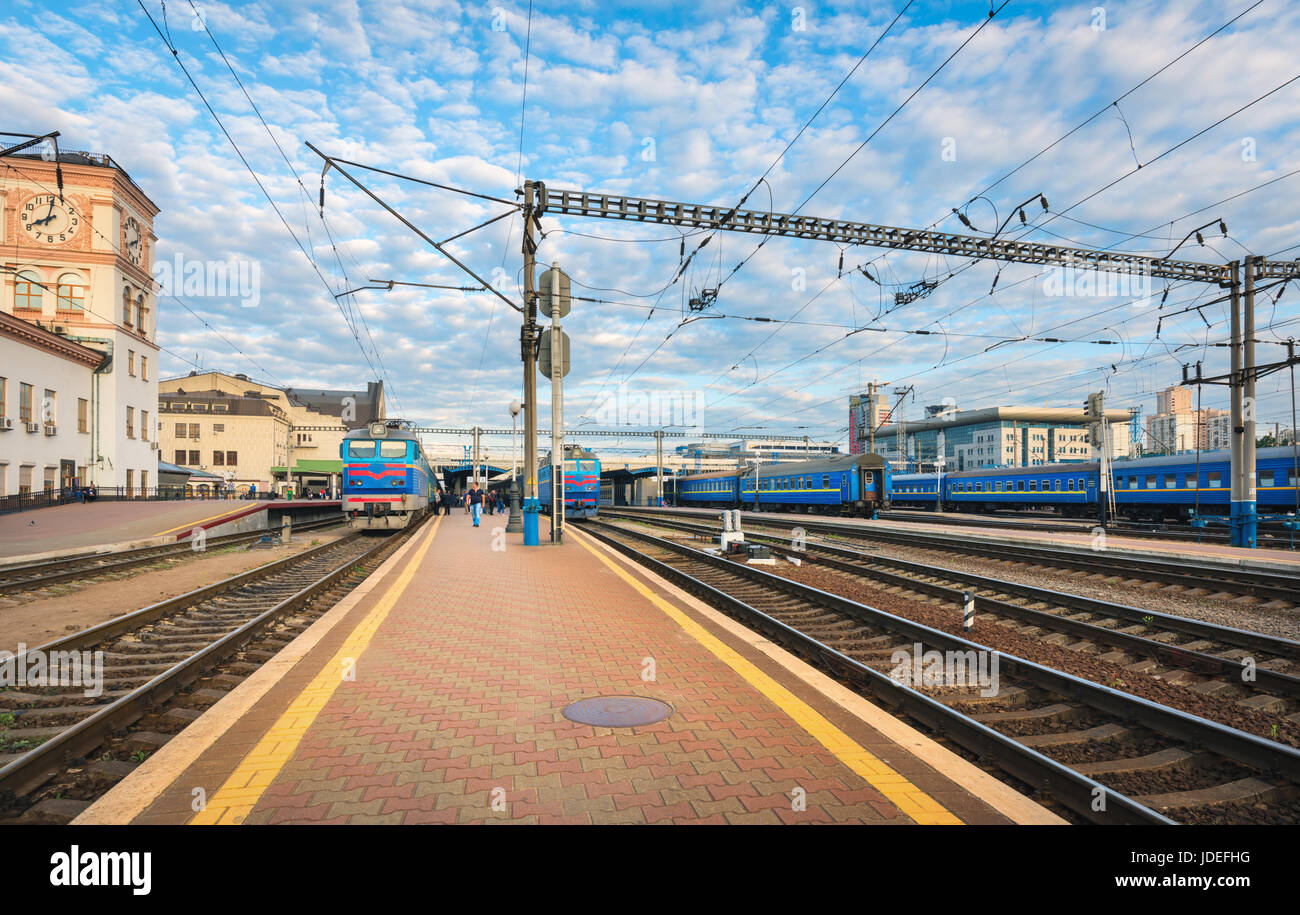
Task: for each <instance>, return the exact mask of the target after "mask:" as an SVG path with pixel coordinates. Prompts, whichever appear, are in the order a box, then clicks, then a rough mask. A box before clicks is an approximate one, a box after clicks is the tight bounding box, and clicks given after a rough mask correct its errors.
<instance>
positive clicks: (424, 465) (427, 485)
mask: <svg viewBox="0 0 1300 915" xmlns="http://www.w3.org/2000/svg"><path fill="white" fill-rule="evenodd" d="M339 455H340V457H342V458H343V514H344V516H345V517H346V518H347V519H348V524H349V526H351V527H359V528H362V529H364V530H381V531H386V530H398V529H400V528H404V527H407V526H408V525H410V524H411V523H412V522H414V521H415V520H416V519H418V518H419V517H421V516H422V515H423V514H424V513H425V512H426V511H428V509H429V496H430V493H431V492H432V491H433V490H434V489H435V488H436V487H437V477H436V476H435V474H434V471H433V468H432V467H430V466H429V462H428V460H427V459H426V458H425V456H424V449H423V448H422V447H421V445H420V440H419V438H418V437H417V436H416V435H415V433H413V432H411V431H409V430H408V429H404V428H402V423H401V421H399V420H378V421H376V422H373V423H370V425H369V426H368V427H367V428H364V429H353V430H352V431H351V432H349V433H348V434H347V435H345V436H344V437H343V443H342V444H341V445H340V446H339Z"/></svg>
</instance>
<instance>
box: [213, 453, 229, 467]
mask: <svg viewBox="0 0 1300 915" xmlns="http://www.w3.org/2000/svg"><path fill="white" fill-rule="evenodd" d="M225 463H226V453H225V452H224V451H214V452H212V466H213V467H224V466H225Z"/></svg>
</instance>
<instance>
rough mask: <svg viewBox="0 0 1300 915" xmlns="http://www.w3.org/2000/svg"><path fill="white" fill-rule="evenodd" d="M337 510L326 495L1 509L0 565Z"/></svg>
mask: <svg viewBox="0 0 1300 915" xmlns="http://www.w3.org/2000/svg"><path fill="white" fill-rule="evenodd" d="M340 511H341V509H340V503H339V502H338V500H330V499H294V500H291V501H290V500H285V499H258V500H247V499H206V500H205V499H189V500H177V501H174V502H172V501H165V500H162V501H151V500H145V499H141V500H139V501H136V500H120V501H119V500H105V501H97V502H90V503H84V502H71V503H68V504H67V505H53V506H50V507H48V508H40V509H33V510H31V511H26V512H16V513H14V514H9V515H0V565H3V564H5V563H7V562H17V561H19V560H20V558H21V561H24V562H35V561H39V560H43V559H58V558H60V557H61V556H70V555H74V554H84V553H88V552H95V551H104V552H109V551H111V550H121V549H132V548H135V547H145V546H157V545H160V544H164V543H175V542H176V541H177V540H183V539H185V538H186V537H188V536H190V534H191V532H193V531H194V530H195V529H197V528H203V529H204V530H205V531H206V532H207V533H208V534H209V535H212V536H219V535H222V534H236V533H243V532H245V531H252V530H263V529H265V528H266V527H267V526H268V525H269V526H272V527H278V526H279V525H280V523H281V519H282V516H284V515H288V516H290V517H291V518H293V519H294V521H315V520H319V519H322V518H325V517H328V516H330V515H338V514H340Z"/></svg>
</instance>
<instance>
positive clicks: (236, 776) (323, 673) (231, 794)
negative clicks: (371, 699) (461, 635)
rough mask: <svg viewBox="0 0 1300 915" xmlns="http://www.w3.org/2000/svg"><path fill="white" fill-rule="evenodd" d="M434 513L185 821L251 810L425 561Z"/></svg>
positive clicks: (208, 821)
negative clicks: (382, 585) (328, 653)
mask: <svg viewBox="0 0 1300 915" xmlns="http://www.w3.org/2000/svg"><path fill="white" fill-rule="evenodd" d="M441 523H442V518H441V517H439V518H438V519H437V520H436V521H434V522H433V527H432V528H430V529H429V533H428V534H427V535H426V536H425V538H424V543H423V544H421V546H420V549H419V551H418V552H417V553H416V554H415V555H413V556H412V557H411V558H410V559H408V560H407V563H406V567H405V568H404V569H403V570H402V573H401V574H400V575H399V576H398V577H397V580H396V581H394V582H393V584H392V585H390V586H389V588H388V590H387V591H385V592H384V595H383V597H381V598H380V599H379V600H378V602H376V604H375V606H374V607H373V608H372V609H371V611H370V612H369V613H368V614H366V617H365V619H363V620H362V621H361V622H360V623H358V624H357V626H356V628H355V629H353V630H352V632H351V634H349V635H348V637H347V639H346V640H344V642H343V645H342V647H340V648H339V650H338V652H337V653H335V655H334V657H333V658H331V659H330V660H329V662H328V663H326V664H325V666H324V667H322V668H321V669H320V672H319V673H318V674H316V676H315V677H314V678H313V679H312V681H311V683H309V684H308V685H307V686H306V688H305V689H303V691H302V692H301V693H299V694H298V695H297V696H296V697H294V700H293V702H291V703H290V704H289V707H288V708H287V709H285V711H284V714H282V715H281V716H280V718H279V720H278V721H276V723H275V724H274V725H272V727H271V729H270V730H269V731H267V732H266V733H265V734H263V735H262V739H261V740H259V741H258V742H257V745H256V746H255V747H253V749H252V750H251V751H249V753H248V755H247V756H245V757H244V758H243V759H242V760H241V761H240V763H239V765H238V766H237V767H236V768H235V771H234V772H232V773H231V774H230V777H229V778H227V779H226V781H225V784H223V785H222V786H221V787H220V788H219V789H217V792H216V794H214V795H213V796H212V798H211V800H209V801H208V803H207V806H205V807H204V808H203V810H201V811H199V813H198V814H196V815H195V816H194V818H193V819H191V820H190V825H213V824H215V825H223V826H225V825H237V824H239V823H242V822H243V821H244V817H246V816H248V814H249V813H251V812H252V810H253V808H254V807H255V806H256V805H257V802H258V801H259V800H260V799H261V797H262V795H263V794H264V793H265V792H266V789H267V788H269V787H271V783H272V782H274V781H275V779H276V777H277V776H278V775H279V774H280V770H281V769H283V768H284V767H285V764H286V763H288V762H289V759H290V758H291V757H292V756H293V754H294V752H295V751H297V749H298V744H299V743H301V742H302V738H303V735H305V734H306V733H307V729H308V728H309V727H311V725H312V722H314V721H315V720H316V716H317V715H319V714H320V711H321V709H323V708H324V707H325V704H326V703H327V702H329V700H330V697H331V696H333V695H334V691H335V690H336V689H338V687H339V684H340V683H342V682H343V676H342V672H343V665H344V662H346V661H348V660H349V659H356V658H359V657H360V656H361V653H362V652H363V651H365V649H366V646H367V645H369V644H370V640H371V638H373V637H374V634H375V632H376V631H377V630H378V629H379V626H380V624H381V623H383V621H384V619H385V618H386V617H387V616H388V613H389V611H391V610H392V609H393V607H394V606H395V605H396V604H397V600H398V598H399V597H401V596H402V592H403V591H405V590H406V586H407V585H408V584H410V583H411V579H412V578H414V577H415V572H416V570H417V569H418V568H419V567H420V564H421V563H422V562H423V561H424V556H425V554H426V553H427V552H429V547H430V546H432V545H433V538H434V535H435V534H437V533H438V525H440V524H441Z"/></svg>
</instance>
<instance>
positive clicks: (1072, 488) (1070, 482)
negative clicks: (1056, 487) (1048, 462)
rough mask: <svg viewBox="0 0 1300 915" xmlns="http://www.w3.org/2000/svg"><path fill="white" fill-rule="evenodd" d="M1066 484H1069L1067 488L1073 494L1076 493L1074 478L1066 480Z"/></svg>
mask: <svg viewBox="0 0 1300 915" xmlns="http://www.w3.org/2000/svg"><path fill="white" fill-rule="evenodd" d="M1065 482H1066V484H1067V487H1066V488H1067V489H1068V490H1069V491H1070V492H1073V491H1074V477H1070V479H1068V480H1066V481H1065Z"/></svg>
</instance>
